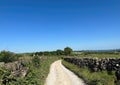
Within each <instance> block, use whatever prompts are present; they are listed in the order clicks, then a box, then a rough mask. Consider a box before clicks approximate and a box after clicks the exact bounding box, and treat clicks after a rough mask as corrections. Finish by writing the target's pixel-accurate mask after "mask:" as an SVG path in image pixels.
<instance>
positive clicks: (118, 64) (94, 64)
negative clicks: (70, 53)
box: [64, 58, 120, 80]
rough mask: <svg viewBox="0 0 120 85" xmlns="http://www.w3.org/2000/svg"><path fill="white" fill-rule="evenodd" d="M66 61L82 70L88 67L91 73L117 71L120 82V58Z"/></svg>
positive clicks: (69, 59)
mask: <svg viewBox="0 0 120 85" xmlns="http://www.w3.org/2000/svg"><path fill="white" fill-rule="evenodd" d="M64 60H65V61H67V62H70V63H72V64H75V65H77V66H79V67H81V68H84V67H88V68H89V70H90V71H91V72H98V71H103V70H107V71H108V73H111V72H112V71H115V75H116V77H117V79H118V80H120V58H101V59H100V58H64Z"/></svg>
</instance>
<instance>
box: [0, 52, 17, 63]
mask: <svg viewBox="0 0 120 85" xmlns="http://www.w3.org/2000/svg"><path fill="white" fill-rule="evenodd" d="M15 60H17V57H16V56H15V54H14V53H12V52H9V51H2V52H1V53H0V62H5V63H8V62H12V61H15Z"/></svg>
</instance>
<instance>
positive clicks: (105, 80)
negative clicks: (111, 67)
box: [62, 60, 116, 85]
mask: <svg viewBox="0 0 120 85" xmlns="http://www.w3.org/2000/svg"><path fill="white" fill-rule="evenodd" d="M62 63H63V64H64V65H65V66H66V67H67V68H68V69H70V70H71V71H73V72H74V73H75V74H76V75H78V76H79V77H81V78H82V79H83V80H85V82H86V83H87V84H88V85H115V83H114V82H115V80H116V78H115V75H114V74H115V72H112V74H111V75H109V74H108V73H107V71H102V72H91V71H89V69H88V68H87V67H85V68H80V67H78V66H76V65H74V64H71V63H68V62H66V61H64V60H63V62H62Z"/></svg>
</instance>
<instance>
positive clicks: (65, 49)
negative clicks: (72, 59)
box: [64, 47, 72, 55]
mask: <svg viewBox="0 0 120 85" xmlns="http://www.w3.org/2000/svg"><path fill="white" fill-rule="evenodd" d="M64 53H65V55H71V54H72V49H71V48H70V47H66V48H64Z"/></svg>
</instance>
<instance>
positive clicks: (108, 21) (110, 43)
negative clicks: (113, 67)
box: [0, 0, 120, 52]
mask: <svg viewBox="0 0 120 85" xmlns="http://www.w3.org/2000/svg"><path fill="white" fill-rule="evenodd" d="M119 37H120V0H0V50H10V51H13V52H34V51H45V50H49V51H52V50H56V49H63V48H64V47H66V46H70V47H71V48H73V49H74V50H98V49H99V50H101V49H116V48H120V38H119Z"/></svg>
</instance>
